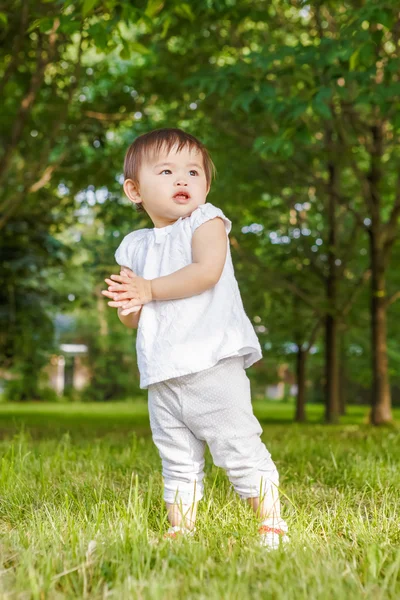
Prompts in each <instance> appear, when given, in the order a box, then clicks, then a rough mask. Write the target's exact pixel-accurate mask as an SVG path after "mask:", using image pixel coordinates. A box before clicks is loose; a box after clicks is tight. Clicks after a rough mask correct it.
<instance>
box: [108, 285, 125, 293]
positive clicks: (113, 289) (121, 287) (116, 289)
mask: <svg viewBox="0 0 400 600" xmlns="http://www.w3.org/2000/svg"><path fill="white" fill-rule="evenodd" d="M128 290H129V286H128V285H115V284H114V285H109V286H108V291H109V292H117V293H118V294H119V293H120V292H127V291H128Z"/></svg>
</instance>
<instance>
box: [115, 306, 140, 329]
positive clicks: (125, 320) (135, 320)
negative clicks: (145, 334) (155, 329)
mask: <svg viewBox="0 0 400 600" xmlns="http://www.w3.org/2000/svg"><path fill="white" fill-rule="evenodd" d="M122 310H123V308H122V307H119V308H118V318H119V320H120V321H121V323H122V324H123V325H125V327H128V329H137V328H138V327H139V319H140V315H141V314H142V309H140V310H139V311H137V312H135V313H130V314H129V315H122V314H121V312H122Z"/></svg>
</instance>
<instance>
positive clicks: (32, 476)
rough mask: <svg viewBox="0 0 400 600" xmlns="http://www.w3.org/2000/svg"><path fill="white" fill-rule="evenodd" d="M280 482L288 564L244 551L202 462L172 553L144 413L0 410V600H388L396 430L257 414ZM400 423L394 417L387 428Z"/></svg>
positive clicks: (114, 407)
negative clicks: (197, 490)
mask: <svg viewBox="0 0 400 600" xmlns="http://www.w3.org/2000/svg"><path fill="white" fill-rule="evenodd" d="M255 412H256V414H257V416H258V417H259V419H260V421H261V422H262V424H263V429H264V434H263V439H264V441H265V443H266V445H267V447H268V449H269V450H270V451H271V454H272V457H273V458H274V460H275V462H276V464H277V466H278V470H279V472H280V477H281V491H282V504H283V513H284V516H285V518H286V520H287V521H288V524H289V527H290V535H291V540H292V542H291V544H290V547H288V548H287V550H286V552H284V553H283V552H280V551H278V552H275V553H269V554H268V553H266V552H265V550H264V549H262V548H260V547H258V546H257V543H256V540H257V538H256V530H257V523H256V521H255V519H254V517H253V515H252V513H251V511H250V509H249V507H248V506H246V505H245V504H244V503H242V502H241V501H240V500H239V499H238V498H237V497H236V495H235V494H234V492H233V491H232V489H231V488H230V484H229V482H228V480H227V478H226V476H225V473H224V472H222V471H221V470H220V469H218V468H216V467H214V465H213V464H212V461H211V458H210V455H209V454H208V453H207V462H206V481H205V483H206V494H205V498H204V499H203V501H202V502H201V503H200V509H199V516H198V522H197V534H196V537H195V539H194V540H182V541H178V542H175V543H171V542H170V541H168V540H164V539H163V532H164V531H165V530H166V527H167V524H166V518H165V511H164V509H163V502H162V479H161V465H160V459H159V456H158V453H157V450H156V448H155V447H154V445H153V443H152V440H151V436H150V432H149V428H148V417H147V407H146V404H145V403H143V402H141V403H136V404H133V403H118V404H101V405H99V404H96V405H93V404H82V405H78V404H72V405H62V404H57V405H50V404H43V405H42V404H33V403H32V404H24V405H12V404H3V405H0V430H1V438H2V440H1V442H0V457H1V471H0V485H1V488H0V498H1V503H0V536H1V537H0V557H1V561H2V562H1V566H0V597H1V598H2V599H3V598H10V599H24V600H25V599H28V598H29V599H30V598H34V599H36V598H37V599H39V600H42V599H47V598H49V599H57V600H58V599H67V598H68V599H69V598H71V599H75V598H93V599H97V598H99V599H103V598H113V599H114V598H115V599H118V600H120V599H121V600H123V599H125V598H126V599H128V598H129V599H131V598H135V599H136V598H151V599H152V600H153V599H155V600H157V599H163V600H164V599H176V598H196V599H204V598H224V599H241V600H243V599H244V598H271V599H285V600H286V599H288V600H291V599H293V600H299V599H303V598H304V599H310V598H311V599H313V600H314V599H319V598H321V599H324V600H325V599H333V598H338V599H342V598H351V599H352V600H353V599H358V598H360V599H361V598H362V599H365V598H371V599H372V598H373V599H374V600H375V599H382V600H383V599H385V600H386V599H395V598H396V599H397V598H399V597H400V529H399V525H400V518H399V490H400V467H399V465H400V461H399V459H400V429H399V427H398V426H397V427H396V426H394V427H392V428H384V429H374V428H371V427H369V426H368V425H366V424H364V423H363V421H364V418H365V415H366V412H367V411H366V409H365V408H362V407H357V408H352V409H351V410H349V413H348V415H347V416H346V417H345V418H343V419H342V422H341V423H340V424H339V425H335V426H325V425H322V424H321V423H320V422H319V421H320V420H321V415H322V409H321V407H318V406H315V407H314V406H313V407H310V409H309V414H310V419H311V421H313V423H312V424H307V425H296V424H292V423H291V422H290V419H291V418H292V415H293V407H291V406H288V405H278V406H277V405H275V404H266V403H261V402H257V403H255ZM399 417H400V414H399V411H397V414H396V418H397V419H399Z"/></svg>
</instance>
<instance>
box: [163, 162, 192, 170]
mask: <svg viewBox="0 0 400 600" xmlns="http://www.w3.org/2000/svg"><path fill="white" fill-rule="evenodd" d="M173 166H175V163H169V162H163V163H159V164H158V165H154V169H158V168H159V167H173ZM186 166H187V167H197V168H198V169H202V168H203V167H201V166H200V165H199V164H198V163H188V164H187V165H186Z"/></svg>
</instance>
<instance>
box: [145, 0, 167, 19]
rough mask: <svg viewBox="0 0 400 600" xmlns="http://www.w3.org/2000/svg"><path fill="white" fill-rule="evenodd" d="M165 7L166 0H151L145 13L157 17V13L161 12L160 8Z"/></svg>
mask: <svg viewBox="0 0 400 600" xmlns="http://www.w3.org/2000/svg"><path fill="white" fill-rule="evenodd" d="M163 7H164V1H163V0H149V1H148V3H147V6H146V10H145V11H144V14H145V15H146V17H150V18H152V17H155V16H156V14H158V13H159V12H160V10H162V8H163Z"/></svg>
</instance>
